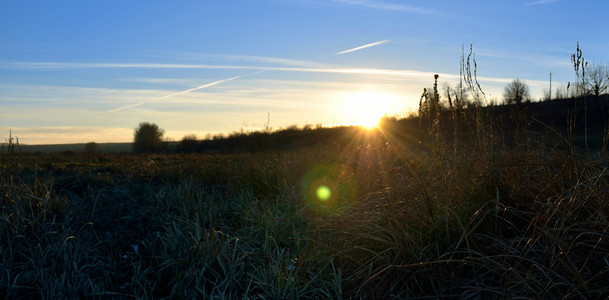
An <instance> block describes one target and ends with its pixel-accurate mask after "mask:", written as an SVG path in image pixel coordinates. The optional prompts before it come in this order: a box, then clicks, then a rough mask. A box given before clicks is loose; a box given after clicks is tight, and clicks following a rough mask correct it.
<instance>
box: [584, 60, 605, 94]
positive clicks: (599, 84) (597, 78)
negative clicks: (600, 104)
mask: <svg viewBox="0 0 609 300" xmlns="http://www.w3.org/2000/svg"><path fill="white" fill-rule="evenodd" d="M586 71H587V72H586V77H588V78H587V79H586V83H587V86H588V89H589V90H590V92H591V93H593V94H594V95H595V96H600V95H601V94H603V93H606V92H607V90H608V89H609V67H608V66H605V65H602V64H599V63H593V64H592V65H591V66H590V67H589V68H588V69H587V70H586Z"/></svg>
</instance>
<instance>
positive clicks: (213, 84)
mask: <svg viewBox="0 0 609 300" xmlns="http://www.w3.org/2000/svg"><path fill="white" fill-rule="evenodd" d="M241 77H243V75H241V76H235V77H231V78H227V79H222V80H218V81H214V82H210V83H206V84H203V85H200V86H198V87H195V88H192V89H187V90H185V91H180V92H177V93H172V94H169V95H165V96H162V97H159V98H156V99H153V100H150V101H158V100H162V99H167V98H171V97H174V96H178V95H182V94H186V93H190V92H193V91H196V90H200V89H204V88H208V87H212V86H215V85H218V84H222V83H225V82H227V81H231V80H235V79H238V78H241ZM150 101H142V102H139V103H136V104H131V105H126V106H122V107H119V108H116V109H113V110H111V111H110V112H117V111H120V110H123V109H128V108H133V107H136V106H140V105H142V104H144V103H146V102H150Z"/></svg>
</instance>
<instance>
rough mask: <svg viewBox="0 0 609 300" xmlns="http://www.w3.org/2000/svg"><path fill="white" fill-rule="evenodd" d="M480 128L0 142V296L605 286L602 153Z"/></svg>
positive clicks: (312, 294) (607, 178)
mask: <svg viewBox="0 0 609 300" xmlns="http://www.w3.org/2000/svg"><path fill="white" fill-rule="evenodd" d="M484 122H490V121H488V120H487V121H484V119H483V120H482V121H480V122H478V123H477V124H474V125H471V126H470V127H468V125H465V124H462V125H460V127H459V128H460V129H459V130H462V132H461V133H460V134H461V135H460V136H459V139H458V140H457V139H454V138H453V136H455V135H454V134H452V132H451V130H453V129H447V132H439V131H437V130H436V129H434V130H436V131H435V132H427V131H425V130H423V131H422V132H414V131H413V132H408V131H406V130H404V127H400V126H399V124H400V123H399V122H396V123H395V124H396V125H395V126H394V127H390V126H389V127H385V128H384V129H383V130H382V131H377V132H367V133H366V132H363V131H362V132H361V133H360V134H356V135H351V136H350V141H349V142H347V143H345V142H344V141H343V142H341V143H340V144H332V143H321V144H316V145H313V146H309V147H302V148H298V147H293V148H291V150H284V151H277V150H264V151H258V152H253V153H233V154H162V155H155V154H149V155H131V154H103V153H97V154H81V153H74V154H41V155H33V154H26V153H24V154H19V153H11V154H2V156H0V222H2V223H3V224H2V226H0V241H1V242H0V298H45V299H47V298H127V299H128V298H144V299H158V298H231V299H232V298H248V299H249V298H252V299H267V298H272V299H299V298H306V299H308V298H335V299H344V298H417V297H431V298H443V297H444V298H461V297H462V298H503V297H506V298H602V297H607V296H609V279H608V278H609V274H608V272H609V255H608V254H607V253H609V233H608V229H609V222H608V220H607V217H608V215H609V202H608V200H607V199H609V171H608V170H607V165H608V161H607V160H606V157H607V156H606V155H603V154H602V153H599V154H600V155H596V154H595V155H585V154H582V152H581V151H573V149H576V150H577V149H578V148H577V147H571V145H562V144H561V143H564V144H567V143H569V140H568V139H566V138H562V137H560V136H558V135H557V133H555V132H550V133H544V132H542V131H536V132H530V131H527V130H522V131H520V132H519V134H518V139H517V140H510V141H506V139H505V138H498V137H501V136H513V135H514V132H512V131H510V132H500V130H498V129H494V130H493V129H492V128H499V127H497V126H495V127H493V126H490V125H489V124H490V123H486V124H485V123H484ZM472 126H474V127H472ZM475 126H478V127H475ZM523 126H525V125H523ZM474 132H475V134H473V133H474ZM430 133H431V135H430ZM557 141H558V142H557ZM557 143H558V144H557ZM579 149H581V148H579ZM321 185H323V186H327V187H329V189H330V192H331V196H329V197H328V200H326V201H320V200H318V199H316V197H315V195H316V189H317V187H318V186H321Z"/></svg>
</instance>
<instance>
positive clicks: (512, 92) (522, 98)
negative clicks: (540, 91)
mask: <svg viewBox="0 0 609 300" xmlns="http://www.w3.org/2000/svg"><path fill="white" fill-rule="evenodd" d="M530 98H531V96H530V92H529V86H528V85H527V84H526V83H525V82H524V81H522V80H520V79H518V78H516V79H514V80H513V81H512V82H510V83H508V85H507V86H506V87H505V89H504V91H503V99H504V101H505V103H507V104H516V105H519V104H521V103H523V102H526V101H529V100H530Z"/></svg>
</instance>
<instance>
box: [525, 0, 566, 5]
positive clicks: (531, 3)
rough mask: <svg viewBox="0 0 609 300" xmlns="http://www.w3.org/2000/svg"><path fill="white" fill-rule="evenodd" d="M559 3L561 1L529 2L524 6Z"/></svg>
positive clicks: (540, 0) (541, 0)
mask: <svg viewBox="0 0 609 300" xmlns="http://www.w3.org/2000/svg"><path fill="white" fill-rule="evenodd" d="M559 1H560V0H539V1H532V2H527V3H525V4H524V5H525V6H529V5H541V4H550V3H554V2H559Z"/></svg>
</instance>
